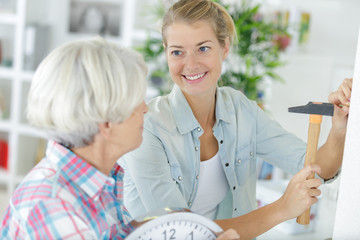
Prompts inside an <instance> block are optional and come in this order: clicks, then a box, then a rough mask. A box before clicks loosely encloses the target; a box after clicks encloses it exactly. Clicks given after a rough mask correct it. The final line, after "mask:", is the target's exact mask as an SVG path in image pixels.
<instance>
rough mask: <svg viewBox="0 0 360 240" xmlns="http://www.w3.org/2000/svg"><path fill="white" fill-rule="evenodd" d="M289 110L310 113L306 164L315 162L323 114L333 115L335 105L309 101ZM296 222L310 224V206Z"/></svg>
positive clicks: (313, 174)
mask: <svg viewBox="0 0 360 240" xmlns="http://www.w3.org/2000/svg"><path fill="white" fill-rule="evenodd" d="M289 112H294V113H305V114H310V118H309V131H308V142H307V148H306V157H305V164H304V166H306V165H309V164H311V163H315V162H316V152H317V147H318V141H319V134H320V125H321V121H322V116H323V115H327V116H333V115H334V105H333V104H331V103H322V102H309V103H308V104H306V105H304V106H298V107H290V108H289ZM314 177H315V173H312V174H310V175H309V176H308V177H307V179H313V178H314ZM296 222H297V223H299V224H302V225H307V224H309V223H310V208H308V209H307V210H305V212H304V213H303V214H301V215H300V216H298V217H297V219H296Z"/></svg>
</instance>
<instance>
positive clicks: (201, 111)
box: [184, 92, 216, 129]
mask: <svg viewBox="0 0 360 240" xmlns="http://www.w3.org/2000/svg"><path fill="white" fill-rule="evenodd" d="M184 95H185V98H186V100H187V101H188V103H189V105H190V108H191V110H192V112H193V114H194V116H195V118H196V119H197V120H198V122H199V123H200V125H201V127H202V128H203V129H205V128H207V127H210V128H212V127H213V125H214V124H215V121H216V118H215V102H216V96H215V92H214V93H213V94H209V95H201V96H189V95H186V94H184Z"/></svg>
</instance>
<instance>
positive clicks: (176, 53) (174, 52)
mask: <svg viewBox="0 0 360 240" xmlns="http://www.w3.org/2000/svg"><path fill="white" fill-rule="evenodd" d="M171 55H175V56H179V55H181V52H180V51H179V50H175V51H172V52H171Z"/></svg>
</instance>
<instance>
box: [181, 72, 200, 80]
mask: <svg viewBox="0 0 360 240" xmlns="http://www.w3.org/2000/svg"><path fill="white" fill-rule="evenodd" d="M204 75H205V73H201V74H198V75H194V76H186V75H184V76H185V78H186V79H189V80H196V79H199V78H202V77H203V76H204Z"/></svg>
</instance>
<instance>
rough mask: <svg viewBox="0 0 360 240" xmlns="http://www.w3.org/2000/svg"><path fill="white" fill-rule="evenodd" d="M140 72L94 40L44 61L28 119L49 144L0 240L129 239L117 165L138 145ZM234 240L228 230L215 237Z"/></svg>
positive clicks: (140, 66) (136, 62)
mask: <svg viewBox="0 0 360 240" xmlns="http://www.w3.org/2000/svg"><path fill="white" fill-rule="evenodd" d="M146 74H147V66H146V64H145V62H144V60H143V58H142V56H141V55H140V54H139V53H137V52H135V51H133V50H130V49H124V48H120V47H118V46H117V45H115V44H111V43H108V42H106V41H105V40H104V39H102V38H100V37H97V38H95V39H91V40H82V41H75V42H71V43H68V44H65V45H62V46H60V47H58V48H57V49H55V50H54V51H53V52H52V53H51V54H50V55H49V56H47V57H46V58H45V59H44V61H43V62H42V63H41V64H40V66H39V68H38V69H37V71H36V73H35V75H34V78H33V81H32V84H31V88H30V93H29V97H28V108H27V117H28V119H29V121H30V123H31V124H32V125H33V126H35V127H37V128H38V129H39V130H41V132H42V133H43V134H44V135H45V136H46V138H48V139H49V144H48V147H47V150H46V155H45V157H44V158H43V159H42V160H41V162H40V163H39V164H38V165H37V166H35V167H34V168H33V169H32V170H31V171H30V173H29V174H28V175H27V176H26V177H25V179H24V180H23V182H22V183H21V184H20V185H19V187H18V188H17V189H16V191H15V193H14V194H13V196H12V198H11V199H10V205H9V207H8V208H7V211H6V213H5V216H4V219H3V221H2V223H1V226H0V239H123V238H125V237H126V236H128V234H129V233H130V232H131V231H132V230H133V229H134V227H133V226H132V225H131V223H130V220H131V217H130V215H129V213H128V212H127V210H126V209H125V208H124V205H123V173H124V172H123V169H122V168H121V167H120V166H119V165H118V164H117V160H118V159H119V157H121V156H122V155H123V154H125V153H127V152H129V151H131V150H133V149H135V148H137V147H139V145H140V144H141V141H142V132H143V118H144V114H145V113H146V112H147V110H148V108H147V105H146V104H145V103H144V96H145V91H146V84H145V77H146ZM137 225H139V223H138V224H137ZM237 238H238V234H237V233H236V232H235V231H234V230H233V229H230V230H228V231H226V232H225V233H223V234H221V236H220V237H219V238H218V239H237Z"/></svg>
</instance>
